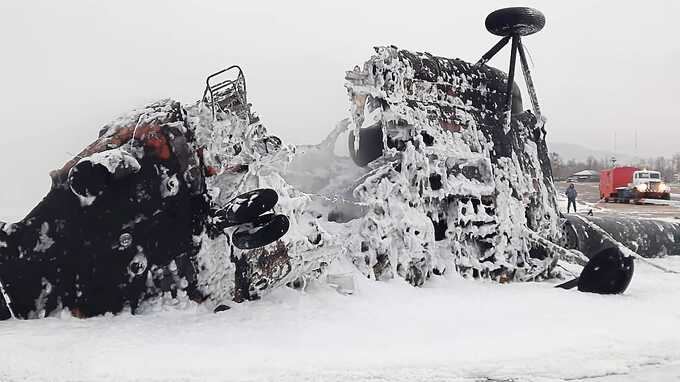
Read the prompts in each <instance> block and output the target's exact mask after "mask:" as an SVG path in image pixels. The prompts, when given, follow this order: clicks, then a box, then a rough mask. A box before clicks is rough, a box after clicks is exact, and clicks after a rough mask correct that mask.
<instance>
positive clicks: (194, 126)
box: [0, 8, 632, 318]
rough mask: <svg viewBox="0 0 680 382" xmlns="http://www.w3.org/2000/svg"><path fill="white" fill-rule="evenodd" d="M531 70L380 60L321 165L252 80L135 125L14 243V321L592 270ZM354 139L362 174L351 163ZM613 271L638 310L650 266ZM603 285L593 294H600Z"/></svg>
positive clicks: (66, 183) (79, 169)
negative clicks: (570, 261)
mask: <svg viewBox="0 0 680 382" xmlns="http://www.w3.org/2000/svg"><path fill="white" fill-rule="evenodd" d="M513 10H514V11H513ZM520 10H526V8H521V9H520ZM508 12H509V14H510V16H512V15H515V16H516V14H517V10H516V9H515V8H510V11H506V13H502V14H501V16H503V15H505V16H508ZM513 12H514V13H513ZM522 12H524V13H526V11H522ZM522 12H520V13H521V14H520V16H522V15H524V16H526V15H525V14H524V13H522ZM532 12H534V13H532V14H533V16H532V17H534V19H532V20H533V22H534V23H535V24H536V25H537V27H536V28H534V29H522V30H517V29H512V28H510V29H507V28H506V29H503V30H509V32H508V33H510V38H512V39H513V51H515V50H516V51H518V52H519V53H520V56H521V57H522V56H523V53H522V50H521V49H522V48H521V43H520V42H519V35H520V34H528V33H529V32H532V31H533V32H535V31H537V30H540V27H542V23H544V20H543V21H541V20H542V15H540V13H538V14H536V13H535V12H537V11H535V10H532ZM524 16H522V17H524ZM539 16H540V17H539ZM511 18H512V17H511ZM506 21H507V20H505V19H504V18H503V17H501V18H500V21H498V20H497V21H496V22H495V23H496V24H498V23H501V24H502V23H505V22H506ZM492 24H493V23H492ZM523 25H525V26H526V25H527V24H526V23H524V24H523ZM492 26H493V25H492ZM496 26H498V25H496ZM501 29H502V28H501ZM490 30H491V29H490ZM503 33H505V32H503ZM506 37H507V36H506ZM506 37H504V38H503V39H502V40H501V42H500V43H499V44H497V45H496V46H495V47H494V48H492V50H491V51H490V53H487V54H486V55H485V56H484V57H486V59H487V60H488V57H489V56H492V55H493V54H495V53H494V50H495V51H496V52H497V51H498V50H499V49H500V48H502V45H504V44H505V43H507V42H508V41H509V39H508V38H506ZM515 37H517V39H516V40H517V41H515ZM503 41H505V43H503ZM491 53H493V54H491ZM484 57H483V59H484ZM513 57H514V54H513ZM513 60H514V59H513ZM522 60H523V59H522ZM513 71H514V63H513V62H512V60H511V71H510V73H511V75H510V78H508V76H507V75H505V74H504V73H503V72H501V71H499V70H496V69H493V68H491V67H488V66H486V65H484V63H483V62H482V63H481V64H480V63H478V64H477V65H472V64H470V63H467V62H464V61H461V60H458V59H447V58H441V57H435V56H432V55H429V54H421V53H412V52H409V51H406V50H400V49H398V48H396V47H381V48H376V54H375V55H373V56H372V57H371V58H370V59H369V60H368V61H367V62H366V63H365V64H364V65H363V68H360V67H356V68H355V69H354V70H352V71H350V72H348V73H347V76H346V79H347V84H346V87H347V90H348V94H349V101H350V106H351V115H350V118H349V119H347V120H345V121H342V122H341V123H339V124H338V126H337V127H336V128H335V129H334V130H333V132H332V133H331V134H330V135H329V137H328V138H327V139H326V140H324V142H322V143H321V144H319V145H315V146H297V147H294V146H289V145H286V144H284V143H282V142H281V140H280V139H278V138H276V137H274V136H271V135H269V133H268V132H267V129H266V128H265V126H264V125H263V123H262V122H261V121H260V119H259V118H258V117H257V116H256V115H255V114H254V113H253V112H252V111H251V105H250V104H249V103H248V101H247V94H246V83H245V77H244V76H243V72H242V70H241V69H240V68H239V67H237V66H234V67H230V68H228V69H225V70H223V71H221V72H218V73H216V74H214V75H212V76H210V77H208V79H207V83H206V91H205V93H204V95H203V98H202V100H201V101H199V102H198V103H196V104H194V105H190V106H187V107H183V106H182V105H180V104H179V103H178V102H175V101H171V100H164V101H159V102H156V103H154V104H151V105H149V106H147V107H145V108H142V109H139V110H135V111H133V112H132V113H130V114H127V115H124V116H122V117H119V118H118V119H116V120H114V121H113V122H111V123H110V124H108V125H106V126H104V128H102V130H101V131H100V134H99V138H98V139H97V140H96V141H95V142H94V143H93V144H91V145H90V146H88V147H87V148H86V149H85V150H84V151H83V152H82V153H81V154H79V155H78V156H77V157H76V158H74V159H73V160H72V161H70V162H68V163H67V164H66V165H65V166H63V167H62V168H61V169H60V170H57V171H54V172H53V173H52V174H51V176H52V180H53V185H52V189H51V190H50V192H49V193H48V195H47V196H46V197H45V199H43V201H42V202H41V203H39V204H38V206H36V207H35V208H34V210H33V211H31V213H29V215H28V216H27V217H26V218H25V219H23V220H22V221H20V222H18V223H14V224H4V225H2V229H0V282H2V286H4V289H3V293H2V294H3V295H4V296H5V300H6V301H5V303H6V305H7V306H8V307H10V308H11V309H12V311H13V314H14V315H16V316H17V317H20V318H36V317H44V316H46V315H49V314H52V313H54V312H58V311H61V309H64V308H66V309H69V310H70V311H71V312H72V313H73V314H74V315H76V316H79V317H90V316H94V315H99V314H102V313H105V312H113V313H117V312H120V311H122V310H124V309H130V310H131V311H132V312H133V313H134V312H138V311H143V310H144V309H145V307H147V306H153V305H154V304H158V303H173V304H174V303H178V302H182V301H189V300H191V301H195V302H199V303H201V304H204V305H207V306H208V307H210V308H211V309H215V310H216V311H220V310H223V309H227V307H228V304H229V303H230V302H232V301H235V302H240V301H244V300H254V299H257V298H259V297H260V296H261V295H262V294H263V293H266V292H267V291H268V290H271V289H273V288H277V287H280V286H284V285H288V286H291V287H296V288H303V287H304V285H305V283H306V282H307V280H310V279H318V280H325V281H326V282H328V283H329V284H333V285H336V286H337V287H338V289H339V290H342V291H344V292H347V293H350V292H351V290H352V286H351V280H350V282H349V284H350V285H347V284H348V283H347V280H346V279H345V280H343V278H342V277H341V276H342V274H347V273H351V272H354V273H356V272H359V273H360V274H362V275H363V276H364V277H367V278H370V279H375V280H386V279H390V278H393V277H402V278H404V279H405V280H407V281H408V282H409V283H411V284H413V285H414V286H420V285H422V284H423V283H425V282H426V281H427V279H428V278H430V277H433V275H441V274H444V273H445V272H452V271H453V272H459V273H460V274H462V275H465V276H470V277H475V278H489V279H493V280H497V281H499V282H509V281H529V280H540V279H546V278H551V277H554V276H555V275H556V272H555V265H556V263H557V260H558V258H561V257H562V258H564V257H565V256H566V257H570V256H571V257H573V256H575V255H574V254H573V253H572V252H569V251H568V250H566V249H565V248H564V247H562V246H561V244H563V243H564V240H563V234H562V227H563V225H562V223H563V221H562V219H561V218H560V214H559V212H558V210H557V206H556V202H555V190H554V186H553V183H552V175H551V169H550V162H549V159H548V151H547V147H546V144H545V129H544V121H543V118H542V117H541V116H540V111H539V110H538V104H537V101H536V97H535V92H534V91H533V87H532V89H531V90H530V93H531V96H532V104H534V113H532V112H530V111H524V110H523V108H522V104H521V98H520V93H519V91H518V89H517V88H516V86H515V85H514V81H512V72H513ZM232 73H236V76H235V78H230V79H226V80H225V79H222V80H220V78H222V76H225V75H229V74H232ZM525 76H529V73H528V69H526V70H525ZM527 83H530V81H527ZM343 133H348V135H349V138H348V145H349V146H350V152H351V154H352V159H349V158H342V157H338V156H335V155H334V154H333V146H334V144H335V141H336V140H337V138H338V136H340V135H341V134H343ZM405 221H407V222H408V224H404V222H405ZM598 254H601V255H600V256H599V261H600V263H602V264H605V263H607V264H614V268H613V270H612V271H613V272H614V273H615V274H614V275H613V276H612V275H608V276H606V277H610V278H611V277H616V278H617V280H622V281H620V282H618V283H617V285H616V288H614V289H611V288H610V287H611V286H609V288H610V289H608V290H603V291H602V292H603V293H620V292H622V291H623V290H624V289H625V287H626V286H627V285H628V282H629V281H630V277H629V276H631V275H632V263H631V264H629V263H628V262H627V261H622V260H621V259H622V257H623V255H622V254H621V251H619V250H616V249H615V250H613V251H612V250H609V249H606V250H601V251H599V252H598V253H592V254H589V253H586V254H585V255H586V256H588V257H594V258H595V257H597V255H598ZM617 261H618V262H617ZM589 274H593V272H590V273H589ZM589 277H590V278H589ZM589 277H584V278H582V280H581V281H578V282H577V284H578V285H579V289H581V290H588V291H595V292H597V291H598V290H597V287H595V288H594V289H593V287H592V285H590V287H589V286H588V285H585V284H588V282H587V281H588V280H592V277H593V276H589ZM595 277H599V276H598V275H597V274H595ZM583 280H585V281H583ZM626 280H627V281H626ZM581 284H584V285H585V286H584V287H583V288H582V287H581ZM624 284H625V285H624ZM10 301H11V303H10ZM8 315H9V313H8Z"/></svg>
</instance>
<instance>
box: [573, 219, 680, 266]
mask: <svg viewBox="0 0 680 382" xmlns="http://www.w3.org/2000/svg"><path fill="white" fill-rule="evenodd" d="M566 219H567V221H566V222H565V225H564V238H565V241H564V244H565V247H567V248H569V249H576V250H578V251H581V252H582V253H584V254H585V255H586V256H588V257H590V256H591V255H592V254H595V253H598V252H600V251H602V250H604V249H607V248H610V247H615V246H617V243H613V242H612V240H610V239H609V238H608V237H606V236H605V235H603V234H602V232H601V231H600V230H597V229H594V226H592V224H588V222H590V223H594V224H595V225H596V226H597V227H600V228H601V229H602V230H604V231H606V233H607V234H608V235H611V237H612V238H613V239H614V240H616V241H617V242H618V243H621V244H623V245H625V246H626V247H628V248H630V249H631V250H632V251H635V252H636V253H638V254H640V255H641V256H643V257H647V258H654V257H665V256H678V255H680V222H672V221H667V220H659V219H647V218H635V217H625V216H606V215H605V216H587V217H584V216H575V215H566ZM584 219H586V220H584Z"/></svg>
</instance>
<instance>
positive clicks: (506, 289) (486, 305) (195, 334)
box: [0, 258, 680, 382]
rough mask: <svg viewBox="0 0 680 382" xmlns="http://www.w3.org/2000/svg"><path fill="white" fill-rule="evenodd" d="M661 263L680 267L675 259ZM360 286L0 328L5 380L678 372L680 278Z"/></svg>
mask: <svg viewBox="0 0 680 382" xmlns="http://www.w3.org/2000/svg"><path fill="white" fill-rule="evenodd" d="M656 261H659V262H660V263H663V264H664V265H666V266H668V267H672V268H675V269H680V258H666V259H661V260H656ZM357 284H358V288H357V292H356V293H355V294H354V295H351V296H346V295H341V294H339V293H337V292H336V291H335V290H333V289H331V288H330V287H328V286H325V285H321V284H310V285H309V286H308V288H307V290H306V291H305V292H300V291H296V290H293V289H288V288H282V289H278V290H276V291H275V292H273V293H272V294H269V295H267V296H266V297H265V298H264V299H262V300H260V301H257V302H250V303H244V304H240V305H237V304H234V306H233V308H232V309H231V310H229V311H226V312H222V313H219V314H213V313H211V312H207V311H204V310H202V309H201V308H200V307H196V306H193V305H192V306H184V307H174V308H165V309H163V310H162V311H159V312H150V313H147V314H145V315H140V316H132V315H129V314H121V315H118V316H108V317H99V318H93V319H87V320H80V319H75V318H71V317H70V316H67V315H63V316H64V317H62V318H48V319H44V320H33V321H5V322H0V344H1V345H0V346H2V351H0V381H3V382H5V381H25V380H31V381H91V380H95V381H259V380H264V381H360V380H368V381H490V380H501V381H509V380H512V381H515V382H520V381H542V382H545V381H563V380H581V379H587V380H588V381H634V380H640V381H652V380H653V381H675V380H678V378H680V330H679V329H680V298H679V297H678V293H679V292H680V275H672V274H664V273H661V272H659V271H658V270H656V269H653V268H650V267H649V266H646V265H645V264H640V263H637V264H636V273H635V276H634V278H633V281H632V283H631V286H630V288H629V289H628V290H627V291H626V293H625V294H623V295H618V296H602V295H596V294H587V293H580V292H577V291H574V290H569V291H566V290H562V289H556V288H553V284H551V283H548V282H541V283H512V284H497V283H494V282H489V281H475V280H466V279H461V278H460V277H459V276H457V275H455V274H450V275H448V276H444V277H437V278H435V279H434V280H430V282H428V283H426V285H425V287H423V288H414V287H411V286H410V285H408V284H406V283H405V282H404V281H401V280H393V281H390V282H375V281H369V280H363V279H358V280H357ZM487 378H489V379H487ZM674 378H675V379H674Z"/></svg>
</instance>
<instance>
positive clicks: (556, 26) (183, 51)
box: [0, 0, 680, 220]
mask: <svg viewBox="0 0 680 382" xmlns="http://www.w3.org/2000/svg"><path fill="white" fill-rule="evenodd" d="M643 4H644V5H643ZM512 5H528V6H534V7H536V8H538V9H540V10H542V11H543V12H544V13H545V15H546V18H547V23H546V27H545V29H544V30H543V31H542V32H540V33H539V34H537V35H534V36H530V37H528V38H526V39H525V40H524V41H525V44H526V46H527V47H528V49H529V51H530V53H531V56H532V58H533V62H534V64H535V66H534V67H533V68H532V70H533V74H534V82H535V84H536V86H537V91H538V97H539V100H540V102H541V106H542V108H543V110H544V113H545V114H546V115H547V117H548V125H547V129H548V131H549V135H548V137H549V138H548V139H549V140H552V141H560V142H573V143H580V144H583V145H585V146H588V147H592V148H595V149H606V150H612V149H613V148H614V139H613V137H614V132H615V131H617V132H618V133H617V149H618V150H619V151H624V150H627V151H632V150H633V137H634V134H635V130H637V132H638V133H637V135H638V154H640V155H654V154H665V155H670V154H672V153H674V152H676V151H680V149H676V145H677V142H679V141H680V131H678V129H677V128H676V125H677V122H676V121H677V119H678V116H677V115H676V114H677V102H676V99H677V94H679V93H680V76H679V75H678V69H677V66H678V63H679V62H680V44H678V43H677V42H676V41H675V39H676V38H677V37H678V32H677V20H676V19H677V15H678V14H679V13H680V2H677V1H672V0H668V1H646V2H644V3H642V2H638V1H550V2H548V1H523V2H518V1H483V2H482V1H472V0H468V1H437V2H435V1H425V0H421V1H408V2H401V1H394V0H393V1H353V0H342V1H318V2H312V1H309V2H302V1H301V2H293V1H263V0H258V1H242V2H236V1H225V0H220V1H212V0H211V1H189V0H183V1H149V2H142V1H128V0H117V1H3V2H2V3H1V4H0V46H1V47H2V55H1V56H0V57H1V58H0V111H1V112H0V126H1V127H0V129H2V140H1V141H0V179H2V180H1V182H2V183H1V184H2V187H1V188H0V190H1V191H0V220H12V219H13V218H18V217H20V215H23V214H25V213H26V212H27V211H28V209H30V207H32V206H33V205H34V204H35V203H36V202H37V201H38V200H39V199H40V198H41V197H42V196H43V195H44V194H45V193H46V192H47V191H48V188H49V177H48V175H47V173H48V171H49V170H50V169H54V168H57V167H60V166H61V165H62V164H63V163H64V162H65V161H67V160H68V159H69V158H70V157H71V156H72V154H74V153H77V152H78V151H80V150H81V149H82V148H83V147H84V146H85V145H87V144H88V143H90V142H91V141H93V140H94V139H95V138H96V135H97V132H98V128H99V127H100V126H101V125H102V124H104V123H106V122H107V121H109V120H110V119H112V118H113V117H115V116H116V115H117V114H119V113H122V112H126V111H128V110H129V109H131V108H133V107H135V106H140V105H142V104H144V103H146V102H149V101H152V100H155V99H158V98H164V97H172V98H176V99H179V100H181V101H184V102H193V101H194V100H196V99H198V98H199V97H200V96H201V94H202V90H203V83H204V82H203V81H204V78H205V76H206V75H207V74H209V73H211V72H213V71H215V70H217V69H219V68H222V67H225V66H228V65H231V64H239V65H241V66H242V67H243V68H244V70H245V72H246V78H247V80H248V94H249V98H250V101H251V102H252V103H253V105H254V108H255V110H257V111H258V112H259V113H260V115H261V117H262V118H263V120H264V121H265V123H266V124H267V126H268V127H269V129H270V130H271V131H272V132H273V133H274V134H277V135H279V136H281V137H282V138H284V139H285V140H286V141H288V142H292V143H313V142H317V141H320V140H321V139H322V138H323V137H324V136H325V135H326V133H327V132H329V130H330V129H331V128H332V126H333V124H334V123H335V122H336V121H337V120H339V119H341V118H344V117H345V116H346V114H347V96H346V93H345V89H344V88H343V83H344V79H343V77H344V71H345V70H348V69H351V68H352V67H353V66H354V65H356V64H361V63H362V62H363V61H365V60H366V59H367V58H368V57H370V55H371V54H372V49H371V47H372V46H376V45H387V44H394V45H397V46H399V47H403V48H406V49H411V50H417V51H428V52H430V53H433V54H436V55H441V56H446V57H460V58H462V59H465V60H468V61H475V60H477V59H478V58H479V56H480V55H481V54H483V53H484V52H485V51H486V50H487V49H488V48H490V47H491V45H492V44H494V43H495V42H496V41H497V38H496V37H495V36H493V35H491V34H489V33H488V32H487V31H486V30H485V29H484V18H485V17H486V15H487V14H488V13H489V12H490V11H492V10H494V9H496V8H501V7H505V6H512ZM507 62H508V58H507V54H503V55H499V56H498V57H497V58H495V59H494V60H492V61H491V63H490V64H491V65H493V66H497V67H500V68H501V69H503V70H507ZM518 74H519V71H518ZM520 77H521V76H520ZM525 98H526V97H525ZM525 107H528V102H526V105H525Z"/></svg>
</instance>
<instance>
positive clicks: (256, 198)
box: [223, 188, 279, 224]
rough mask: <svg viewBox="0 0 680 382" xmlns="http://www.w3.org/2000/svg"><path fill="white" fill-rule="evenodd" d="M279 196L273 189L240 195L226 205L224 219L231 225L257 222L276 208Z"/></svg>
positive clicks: (260, 189)
mask: <svg viewBox="0 0 680 382" xmlns="http://www.w3.org/2000/svg"><path fill="white" fill-rule="evenodd" d="M278 201H279V195H278V194H277V193H276V191H274V190H272V189H271V188H258V189H256V190H252V191H248V192H246V193H244V194H241V195H238V196H236V197H235V198H233V199H232V200H230V201H229V202H227V204H225V205H224V208H223V210H224V217H225V219H226V221H227V223H229V224H243V223H248V222H251V221H254V220H256V219H257V218H258V217H259V216H260V215H262V214H264V213H265V212H267V211H269V210H271V209H272V208H274V206H275V205H276V203H277V202H278Z"/></svg>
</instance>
